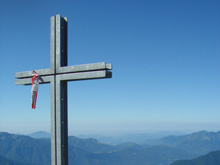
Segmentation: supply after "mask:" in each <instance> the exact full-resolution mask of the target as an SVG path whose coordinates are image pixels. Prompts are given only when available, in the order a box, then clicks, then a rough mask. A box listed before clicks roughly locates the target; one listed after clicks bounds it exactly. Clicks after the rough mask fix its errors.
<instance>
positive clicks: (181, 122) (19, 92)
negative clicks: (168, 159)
mask: <svg viewBox="0 0 220 165" xmlns="http://www.w3.org/2000/svg"><path fill="white" fill-rule="evenodd" d="M0 2H1V4H0V36H1V37H0V75H1V78H0V80H1V81H0V83H1V85H0V91H1V93H0V131H8V132H12V133H31V132H35V131H39V130H43V131H47V132H50V85H49V84H46V85H40V86H39V91H38V100H37V108H36V110H32V109H31V87H30V86H15V85H14V73H15V72H21V71H28V70H36V69H45V68H49V67H50V17H51V16H54V15H56V14H61V16H63V17H68V65H78V64H87V63H96V62H107V63H112V64H113V70H112V72H113V77H112V79H104V80H90V81H78V82H69V83H68V109H69V110H68V114H69V134H81V133H83V134H90V133H98V134H109V135H111V134H118V133H121V134H122V133H134V132H138V133H143V132H149V131H161V130H175V131H199V130H208V131H217V130H219V128H220V46H219V45H220V30H219V29H220V10H219V8H220V1H218V0H211V1H209V0H178V1H177V0H166V1H164V0H149V1H148V0H139V1H134V0H117V1H116V0H111V1H110V0H109V1H107V0H104V1H103V0H93V1H89V0H82V1H79V0H78V1H70V0H65V1H49V0H48V1H43V0H32V1H29V0H20V1H17V0H8V1H3V0H1V1H0Z"/></svg>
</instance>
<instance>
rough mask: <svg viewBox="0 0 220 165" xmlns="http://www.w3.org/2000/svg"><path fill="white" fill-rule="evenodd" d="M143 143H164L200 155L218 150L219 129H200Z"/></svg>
mask: <svg viewBox="0 0 220 165" xmlns="http://www.w3.org/2000/svg"><path fill="white" fill-rule="evenodd" d="M145 144H148V145H165V146H169V147H173V148H178V149H181V150H183V151H186V152H188V153H191V154H195V155H198V156H200V155H204V154H207V153H209V152H211V151H216V150H220V131H219V132H206V131H201V132H195V133H192V134H188V135H184V136H168V137H164V138H161V139H158V140H154V141H146V142H145Z"/></svg>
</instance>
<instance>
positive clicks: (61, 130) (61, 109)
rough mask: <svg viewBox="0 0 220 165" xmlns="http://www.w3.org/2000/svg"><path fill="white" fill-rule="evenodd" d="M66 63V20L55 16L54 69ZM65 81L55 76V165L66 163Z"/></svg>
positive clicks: (64, 164) (65, 164)
mask: <svg viewBox="0 0 220 165" xmlns="http://www.w3.org/2000/svg"><path fill="white" fill-rule="evenodd" d="M66 65H67V22H66V20H65V19H64V18H62V17H60V15H57V16H56V71H57V70H59V69H60V67H62V66H66ZM67 125H68V120H67V81H60V79H59V76H56V150H57V151H56V152H57V153H56V154H57V165H68V128H67Z"/></svg>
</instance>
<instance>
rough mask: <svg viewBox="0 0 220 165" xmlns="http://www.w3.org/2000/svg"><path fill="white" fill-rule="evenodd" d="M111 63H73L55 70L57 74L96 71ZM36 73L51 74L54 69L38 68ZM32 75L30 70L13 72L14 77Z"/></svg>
mask: <svg viewBox="0 0 220 165" xmlns="http://www.w3.org/2000/svg"><path fill="white" fill-rule="evenodd" d="M111 69H112V64H106V63H105V62H100V63H92V64H81V65H73V66H63V67H59V68H58V70H57V71H56V73H57V74H62V73H70V72H71V73H74V72H85V71H96V70H111ZM35 71H36V72H37V73H38V75H40V76H44V75H53V74H54V71H53V70H52V69H40V70H35ZM28 77H33V75H32V71H25V72H17V73H15V78H17V79H22V78H28Z"/></svg>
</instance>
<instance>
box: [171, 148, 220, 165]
mask: <svg viewBox="0 0 220 165" xmlns="http://www.w3.org/2000/svg"><path fill="white" fill-rule="evenodd" d="M209 164H210V165H219V164H220V151H213V152H210V153H209V154H207V155H204V156H200V157H198V158H195V159H192V160H177V161H175V162H174V163H172V164H171V165H209Z"/></svg>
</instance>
